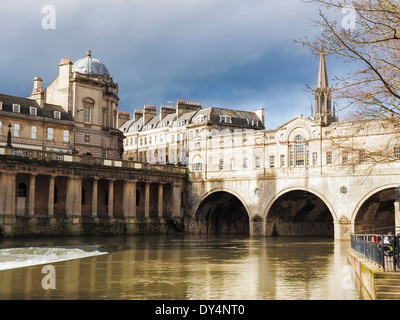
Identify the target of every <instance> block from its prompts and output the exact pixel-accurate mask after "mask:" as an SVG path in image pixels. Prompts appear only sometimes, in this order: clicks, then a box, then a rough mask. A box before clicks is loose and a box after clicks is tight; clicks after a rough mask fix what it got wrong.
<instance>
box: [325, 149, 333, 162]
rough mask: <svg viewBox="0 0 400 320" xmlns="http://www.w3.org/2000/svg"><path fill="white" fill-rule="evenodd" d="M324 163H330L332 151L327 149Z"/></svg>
mask: <svg viewBox="0 0 400 320" xmlns="http://www.w3.org/2000/svg"><path fill="white" fill-rule="evenodd" d="M326 164H327V165H329V164H332V151H327V152H326Z"/></svg>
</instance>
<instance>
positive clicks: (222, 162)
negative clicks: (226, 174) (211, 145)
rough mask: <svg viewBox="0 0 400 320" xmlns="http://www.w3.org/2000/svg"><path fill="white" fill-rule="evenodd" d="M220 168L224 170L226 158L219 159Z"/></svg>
mask: <svg viewBox="0 0 400 320" xmlns="http://www.w3.org/2000/svg"><path fill="white" fill-rule="evenodd" d="M219 170H220V171H222V170H224V159H219Z"/></svg>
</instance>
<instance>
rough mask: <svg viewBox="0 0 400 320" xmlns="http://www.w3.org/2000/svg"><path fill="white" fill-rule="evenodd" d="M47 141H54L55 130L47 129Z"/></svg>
mask: <svg viewBox="0 0 400 320" xmlns="http://www.w3.org/2000/svg"><path fill="white" fill-rule="evenodd" d="M47 140H48V141H53V140H54V129H53V128H47Z"/></svg>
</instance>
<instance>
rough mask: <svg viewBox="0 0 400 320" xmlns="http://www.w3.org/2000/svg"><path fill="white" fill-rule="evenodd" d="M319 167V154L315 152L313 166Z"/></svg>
mask: <svg viewBox="0 0 400 320" xmlns="http://www.w3.org/2000/svg"><path fill="white" fill-rule="evenodd" d="M317 165H318V153H317V152H313V166H317Z"/></svg>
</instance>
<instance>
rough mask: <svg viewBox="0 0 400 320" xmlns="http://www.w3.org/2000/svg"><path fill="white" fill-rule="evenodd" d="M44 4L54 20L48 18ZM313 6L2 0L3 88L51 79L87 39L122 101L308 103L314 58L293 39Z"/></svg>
mask: <svg viewBox="0 0 400 320" xmlns="http://www.w3.org/2000/svg"><path fill="white" fill-rule="evenodd" d="M45 5H51V6H53V7H54V8H55V10H56V29H55V30H51V29H48V30H45V29H43V27H42V20H43V18H44V17H45V14H43V13H42V8H43V7H44V6H45ZM317 12H318V8H315V7H314V6H310V5H307V4H305V3H303V2H302V1H301V0H229V1H228V0H146V1H145V0H134V1H123V0H119V1H105V0H96V1H82V0H80V1H78V0H71V1H51V0H50V1H41V0H40V1H31V0H29V1H28V0H16V1H15V0H14V1H10V0H3V1H2V2H1V3H0V17H1V19H2V21H3V22H2V25H3V27H2V31H1V34H0V41H1V43H2V47H3V50H2V51H1V55H0V58H1V59H0V70H1V73H2V75H5V77H4V76H3V77H2V80H0V92H2V93H8V94H15V95H19V96H29V94H30V92H31V89H32V83H31V82H32V79H33V77H35V76H40V77H42V78H43V80H44V85H45V86H46V85H48V84H49V83H51V81H52V80H53V79H54V78H55V77H56V76H57V72H58V63H59V61H60V59H61V58H62V57H68V56H70V57H71V58H72V61H75V60H77V59H79V58H81V57H82V56H84V55H85V54H86V50H87V49H91V50H92V52H93V56H95V57H96V58H98V59H100V60H101V61H102V62H103V63H104V64H105V65H106V66H107V68H108V70H109V71H110V73H111V75H112V76H113V77H114V80H115V81H117V82H118V83H119V89H120V98H121V100H120V105H119V108H120V110H124V111H132V109H133V108H134V107H136V108H140V107H142V106H143V104H145V103H149V104H152V105H157V106H159V105H160V104H165V103H166V102H167V101H170V100H175V101H176V99H186V100H195V101H200V102H202V103H203V105H204V106H206V107H207V106H210V105H219V106H225V107H238V108H242V109H254V108H259V107H266V110H267V111H268V110H270V112H271V115H272V114H274V112H273V111H274V110H273V108H274V105H273V104H277V105H278V106H276V107H277V108H278V109H281V108H282V107H285V108H288V110H289V109H292V111H293V110H296V109H297V108H300V107H299V106H301V108H306V111H305V112H308V110H309V104H308V102H307V99H309V100H310V101H311V100H312V97H308V96H306V95H305V93H304V92H303V90H302V89H303V88H304V86H305V83H308V82H310V81H311V83H310V84H313V82H312V81H313V77H314V75H316V70H315V69H313V68H314V65H315V66H316V61H315V59H314V61H313V57H312V56H311V55H310V52H309V51H308V50H305V49H304V50H301V49H300V48H299V46H298V45H296V44H294V43H293V39H295V38H299V37H303V36H304V35H309V36H311V37H312V35H313V34H315V33H318V30H315V29H314V28H312V27H311V24H312V23H311V20H310V17H315V16H316V14H317ZM313 63H314V65H313ZM288 91H289V92H290V95H291V96H292V97H293V98H295V99H297V101H296V100H295V99H291V100H290V101H289V100H288V99H287V95H288ZM282 104H285V105H284V106H282ZM305 104H306V105H305ZM292 111H291V112H290V113H292ZM295 113H298V112H295ZM293 115H294V114H293ZM277 116H278V114H277ZM267 117H268V115H267ZM284 120H285V121H286V120H287V119H284ZM275 121H276V120H275ZM276 124H278V122H277V123H276Z"/></svg>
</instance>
